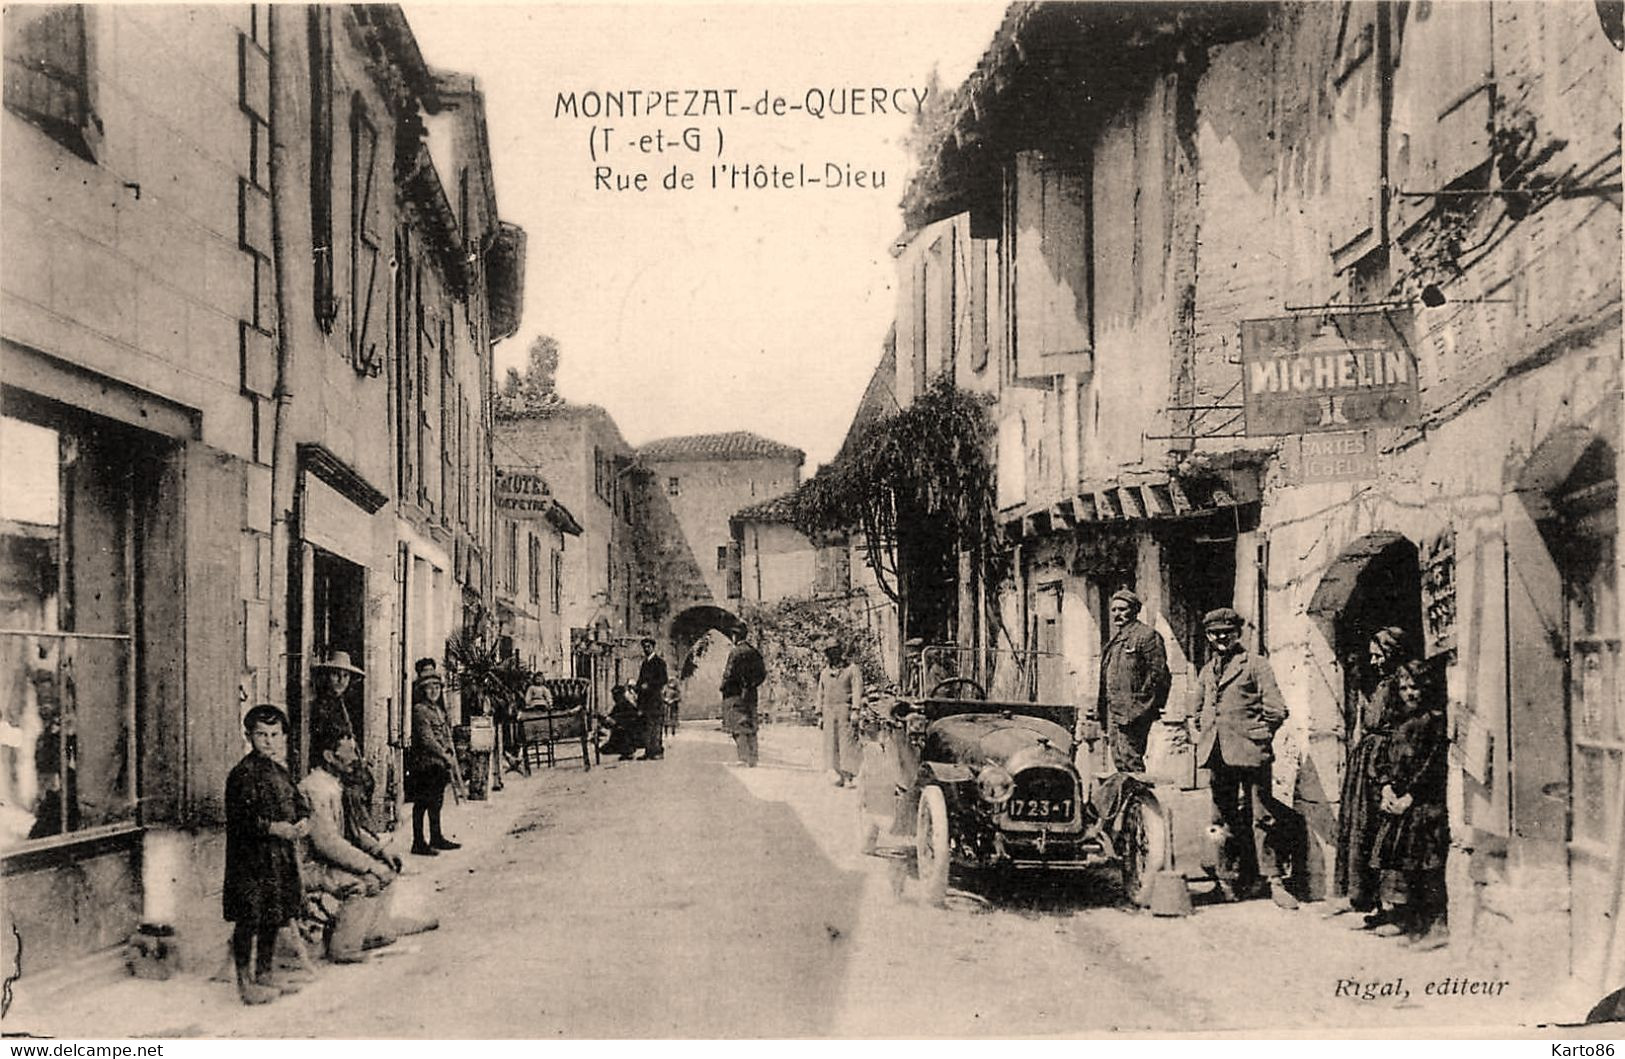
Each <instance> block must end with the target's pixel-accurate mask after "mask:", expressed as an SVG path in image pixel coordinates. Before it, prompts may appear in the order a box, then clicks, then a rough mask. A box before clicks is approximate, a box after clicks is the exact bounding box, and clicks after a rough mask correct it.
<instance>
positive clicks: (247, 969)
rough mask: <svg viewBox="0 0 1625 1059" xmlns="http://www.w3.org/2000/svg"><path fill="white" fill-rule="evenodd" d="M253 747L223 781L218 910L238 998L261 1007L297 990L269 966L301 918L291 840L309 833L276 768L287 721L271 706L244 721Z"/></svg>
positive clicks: (281, 767) (281, 769)
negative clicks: (280, 939)
mask: <svg viewBox="0 0 1625 1059" xmlns="http://www.w3.org/2000/svg"><path fill="white" fill-rule="evenodd" d="M243 732H244V734H245V735H247V736H248V742H249V745H250V746H252V747H253V749H252V750H251V751H250V752H249V754H248V756H247V757H245V758H243V759H242V760H241V761H239V762H238V763H237V766H236V767H235V768H233V769H232V770H231V775H229V776H227V777H226V879H225V886H224V888H223V890H222V893H221V906H222V910H223V911H224V913H225V918H226V919H227V921H228V922H232V923H235V924H236V925H237V926H236V929H235V931H233V933H232V936H231V956H232V962H233V963H234V964H235V965H236V968H237V995H238V996H239V997H241V998H242V1001H243V1003H245V1004H266V1003H269V1002H270V1001H272V1000H274V999H276V998H277V997H278V996H279V995H281V994H282V993H291V992H294V991H296V989H297V986H294V985H292V984H291V983H285V982H283V981H280V980H279V979H278V978H277V977H276V974H275V971H274V969H273V960H274V958H275V956H276V936H277V932H278V931H279V930H281V929H282V927H284V926H285V925H287V923H288V922H289V921H290V920H292V919H294V918H295V917H296V916H298V915H299V913H300V910H301V906H302V903H303V894H302V892H301V889H300V882H299V861H298V857H297V853H296V850H295V843H296V842H297V841H298V840H299V839H300V838H303V837H304V836H305V834H306V833H307V832H308V831H309V821H308V820H307V819H306V818H305V812H304V810H303V809H302V808H301V807H300V804H299V796H298V793H297V792H296V791H295V790H294V786H293V781H292V780H291V779H289V777H288V770H287V768H286V767H284V765H283V764H282V762H283V759H284V758H285V757H286V755H287V744H288V718H287V715H286V714H284V713H283V712H282V711H281V710H279V709H277V708H276V707H275V706H255V707H254V708H253V709H251V710H249V711H248V714H247V716H245V717H244V718H243Z"/></svg>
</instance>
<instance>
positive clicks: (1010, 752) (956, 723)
mask: <svg viewBox="0 0 1625 1059" xmlns="http://www.w3.org/2000/svg"><path fill="white" fill-rule="evenodd" d="M1044 743H1048V745H1049V748H1050V749H1051V750H1053V751H1054V752H1055V753H1056V754H1058V755H1059V756H1060V758H1061V759H1062V760H1063V761H1069V760H1070V759H1071V756H1072V734H1071V733H1070V732H1068V731H1067V730H1066V729H1064V728H1062V727H1061V726H1060V725H1058V724H1055V723H1054V722H1053V721H1046V720H1042V719H1040V718H1037V717H1027V716H1024V715H1022V714H1019V713H1018V714H1013V715H1011V716H1008V717H1007V716H1005V715H1004V714H1002V713H961V714H955V715H954V716H952V717H944V718H943V719H942V720H940V721H936V722H934V723H933V724H932V725H931V727H930V728H929V729H927V730H926V735H925V756H926V759H927V760H928V761H953V762H958V763H960V764H963V765H967V766H969V767H971V768H980V767H981V766H983V765H986V764H997V765H1001V766H1003V767H1005V768H1010V767H1011V765H1012V763H1013V759H1015V758H1016V757H1018V756H1019V757H1021V758H1022V759H1023V760H1022V761H1020V762H1014V763H1015V764H1017V765H1028V764H1033V762H1032V761H1030V760H1026V759H1028V758H1031V757H1032V755H1031V754H1029V753H1023V752H1024V751H1031V750H1035V749H1039V748H1041V747H1042V746H1043V744H1044ZM1040 756H1048V755H1040Z"/></svg>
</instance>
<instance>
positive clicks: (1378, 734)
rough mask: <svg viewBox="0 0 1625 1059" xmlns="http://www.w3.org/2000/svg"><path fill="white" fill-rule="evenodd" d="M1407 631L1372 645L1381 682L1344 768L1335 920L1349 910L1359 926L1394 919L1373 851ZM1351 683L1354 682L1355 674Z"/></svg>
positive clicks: (1358, 720) (1383, 632)
mask: <svg viewBox="0 0 1625 1059" xmlns="http://www.w3.org/2000/svg"><path fill="white" fill-rule="evenodd" d="M1408 655H1409V652H1408V651H1407V650H1406V648H1405V633H1404V631H1403V630H1401V629H1399V628H1395V627H1393V626H1390V627H1388V628H1385V629H1378V630H1377V632H1376V633H1375V634H1374V635H1373V636H1372V637H1371V642H1370V644H1369V645H1368V646H1367V649H1366V656H1367V659H1368V660H1369V664H1370V667H1371V676H1372V677H1373V678H1374V679H1375V684H1374V685H1373V686H1372V688H1371V691H1370V693H1369V694H1368V695H1364V696H1362V697H1361V702H1360V706H1359V712H1358V714H1357V715H1356V716H1355V717H1354V718H1353V722H1354V730H1353V731H1351V732H1350V733H1349V740H1348V746H1349V751H1348V759H1347V761H1346V762H1345V764H1344V766H1343V787H1342V794H1341V795H1340V797H1339V802H1338V812H1337V858H1336V866H1335V868H1334V871H1333V875H1332V893H1333V894H1334V895H1336V896H1337V898H1338V900H1337V903H1336V904H1335V905H1334V906H1333V908H1332V909H1331V911H1330V912H1328V913H1327V915H1329V916H1334V915H1341V914H1343V913H1345V912H1363V913H1366V916H1365V921H1364V922H1363V923H1361V924H1359V925H1360V926H1362V927H1366V928H1375V927H1378V926H1381V925H1383V924H1384V923H1386V922H1387V921H1388V917H1387V915H1385V914H1384V913H1383V911H1382V905H1381V898H1380V894H1379V883H1380V881H1381V878H1380V871H1379V869H1377V868H1375V867H1373V866H1372V864H1371V852H1372V848H1373V847H1374V845H1375V843H1376V839H1377V830H1378V829H1379V828H1380V827H1381V826H1382V821H1383V813H1382V808H1381V801H1382V784H1380V783H1378V782H1376V769H1377V766H1378V764H1379V762H1380V761H1381V760H1382V755H1383V745H1384V744H1385V743H1386V742H1387V741H1388V731H1389V728H1390V726H1392V725H1393V724H1394V723H1396V722H1397V721H1398V720H1399V718H1400V717H1402V716H1404V714H1405V709H1404V704H1403V703H1402V702H1401V701H1400V697H1399V674H1400V670H1401V669H1402V668H1403V666H1404V665H1405V663H1406V661H1407V659H1408ZM1349 679H1353V674H1350V676H1349Z"/></svg>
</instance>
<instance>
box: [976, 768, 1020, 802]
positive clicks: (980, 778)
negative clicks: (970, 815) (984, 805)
mask: <svg viewBox="0 0 1625 1059" xmlns="http://www.w3.org/2000/svg"><path fill="white" fill-rule="evenodd" d="M1015 790H1016V781H1015V779H1014V777H1012V776H1011V775H1010V773H1008V772H1006V771H1005V770H1004V769H1002V768H1000V767H999V766H998V765H988V766H987V767H986V768H984V769H982V771H980V772H978V773H977V774H976V792H977V793H978V794H980V795H981V796H982V798H983V799H984V800H985V801H989V802H992V803H993V804H994V805H1002V804H1004V803H1005V802H1007V801H1009V800H1010V795H1012V794H1014V793H1015Z"/></svg>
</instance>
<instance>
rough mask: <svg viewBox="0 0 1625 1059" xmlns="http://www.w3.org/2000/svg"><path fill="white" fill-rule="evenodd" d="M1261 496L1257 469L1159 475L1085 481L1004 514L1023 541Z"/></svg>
mask: <svg viewBox="0 0 1625 1059" xmlns="http://www.w3.org/2000/svg"><path fill="white" fill-rule="evenodd" d="M1258 497H1259V488H1258V478H1257V475H1256V474H1255V473H1253V472H1248V471H1236V472H1232V473H1230V474H1227V475H1222V476H1219V475H1209V476H1203V477H1188V476H1182V475H1177V474H1156V475H1144V476H1139V477H1137V478H1136V480H1134V481H1132V482H1120V481H1109V482H1107V481H1103V482H1100V483H1096V484H1091V483H1085V485H1084V488H1083V489H1081V490H1079V491H1078V492H1077V493H1075V494H1073V495H1071V496H1068V497H1063V498H1062V499H1060V500H1057V501H1054V502H1052V503H1038V504H1028V505H1026V506H1024V507H1021V508H1017V509H1015V510H1013V511H1009V512H1005V513H1004V514H1003V515H1002V516H1001V518H1002V520H1003V523H1004V530H1005V533H1006V534H1007V535H1008V536H1009V537H1011V538H1013V539H1016V540H1021V539H1027V538H1035V537H1043V536H1046V535H1048V534H1051V533H1066V532H1069V531H1071V530H1073V529H1078V528H1082V527H1089V526H1129V525H1132V524H1134V523H1143V522H1162V521H1174V520H1184V519H1192V518H1203V517H1206V516H1208V515H1212V514H1214V513H1216V512H1219V511H1226V510H1230V509H1233V508H1238V507H1241V506H1242V505H1244V504H1250V503H1254V502H1256V501H1257V500H1258Z"/></svg>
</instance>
